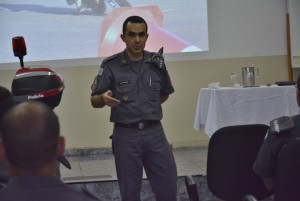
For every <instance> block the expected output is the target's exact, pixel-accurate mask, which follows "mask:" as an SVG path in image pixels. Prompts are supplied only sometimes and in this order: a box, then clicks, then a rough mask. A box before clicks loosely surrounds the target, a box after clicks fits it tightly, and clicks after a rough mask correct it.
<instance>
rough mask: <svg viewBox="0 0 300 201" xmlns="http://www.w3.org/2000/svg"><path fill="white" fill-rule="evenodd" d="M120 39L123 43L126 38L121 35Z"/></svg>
mask: <svg viewBox="0 0 300 201" xmlns="http://www.w3.org/2000/svg"><path fill="white" fill-rule="evenodd" d="M120 38H121V39H122V41H123V42H125V41H124V40H125V36H124V35H123V34H121V35H120Z"/></svg>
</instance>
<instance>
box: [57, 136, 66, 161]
mask: <svg viewBox="0 0 300 201" xmlns="http://www.w3.org/2000/svg"><path fill="white" fill-rule="evenodd" d="M64 153H65V138H64V137H62V136H60V137H59V138H58V142H57V148H56V157H57V158H58V157H60V156H62V155H64Z"/></svg>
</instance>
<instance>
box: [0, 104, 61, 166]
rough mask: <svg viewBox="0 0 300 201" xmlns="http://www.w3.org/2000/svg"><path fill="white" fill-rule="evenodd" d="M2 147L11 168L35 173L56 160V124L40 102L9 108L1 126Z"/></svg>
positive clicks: (55, 117) (57, 136) (57, 123)
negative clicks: (34, 171)
mask: <svg viewBox="0 0 300 201" xmlns="http://www.w3.org/2000/svg"><path fill="white" fill-rule="evenodd" d="M0 128H1V133H2V139H3V144H4V147H5V151H6V156H7V159H8V161H9V162H10V164H11V165H12V166H13V167H16V168H20V169H24V170H35V169H39V168H41V167H43V166H44V165H45V164H47V163H49V162H50V161H54V160H56V147H57V143H58V139H59V122H58V118H57V116H56V115H55V113H54V112H53V111H52V109H50V108H49V107H48V106H46V105H45V104H43V103H41V102H31V101H30V102H25V103H21V104H18V105H16V106H14V107H13V108H11V109H10V110H9V111H8V112H7V113H6V114H5V115H4V117H3V121H2V123H1V127H0Z"/></svg>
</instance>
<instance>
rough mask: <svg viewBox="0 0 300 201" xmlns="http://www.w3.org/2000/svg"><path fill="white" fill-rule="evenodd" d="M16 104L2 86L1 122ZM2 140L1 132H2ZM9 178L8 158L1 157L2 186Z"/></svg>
mask: <svg viewBox="0 0 300 201" xmlns="http://www.w3.org/2000/svg"><path fill="white" fill-rule="evenodd" d="M13 105H14V99H13V95H12V94H11V92H10V91H9V90H8V89H6V88H5V87H2V86H0V123H1V120H2V117H3V115H4V114H5V113H6V111H7V110H8V109H10V108H11V107H12V106H13ZM0 141H1V133H0ZM8 179H9V168H8V163H7V161H6V160H1V159H0V188H2V187H3V186H5V184H6V183H7V182H8Z"/></svg>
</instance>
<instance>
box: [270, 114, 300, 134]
mask: <svg viewBox="0 0 300 201" xmlns="http://www.w3.org/2000/svg"><path fill="white" fill-rule="evenodd" d="M298 116H299V115H298ZM295 118H299V117H296V116H293V117H288V116H282V117H279V118H276V119H273V120H272V121H270V134H272V135H284V134H286V133H289V132H290V131H291V130H292V129H293V128H294V127H295V123H294V122H297V121H295Z"/></svg>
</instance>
